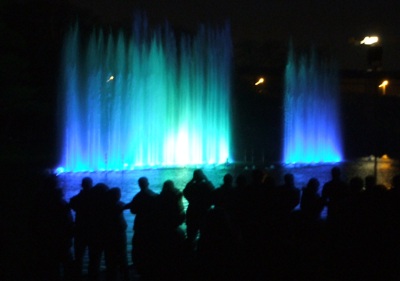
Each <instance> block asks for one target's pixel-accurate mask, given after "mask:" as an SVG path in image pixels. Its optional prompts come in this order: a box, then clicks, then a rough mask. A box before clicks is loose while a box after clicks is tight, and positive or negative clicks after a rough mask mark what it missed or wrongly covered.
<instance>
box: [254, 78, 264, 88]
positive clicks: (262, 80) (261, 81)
mask: <svg viewBox="0 0 400 281" xmlns="http://www.w3.org/2000/svg"><path fill="white" fill-rule="evenodd" d="M264 81H265V80H264V78H262V77H261V78H260V79H258V81H257V82H256V83H255V84H254V85H256V86H258V85H260V84H262V83H264Z"/></svg>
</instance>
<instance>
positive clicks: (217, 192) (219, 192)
mask: <svg viewBox="0 0 400 281" xmlns="http://www.w3.org/2000/svg"><path fill="white" fill-rule="evenodd" d="M223 181H224V183H223V184H222V185H221V186H220V187H218V188H216V189H214V191H213V193H212V201H213V202H212V203H213V205H214V206H215V207H216V208H222V209H224V210H225V211H226V212H227V214H228V215H229V216H232V213H233V208H234V207H235V200H234V199H235V188H234V186H233V176H232V175H231V174H226V175H225V176H224V179H223Z"/></svg>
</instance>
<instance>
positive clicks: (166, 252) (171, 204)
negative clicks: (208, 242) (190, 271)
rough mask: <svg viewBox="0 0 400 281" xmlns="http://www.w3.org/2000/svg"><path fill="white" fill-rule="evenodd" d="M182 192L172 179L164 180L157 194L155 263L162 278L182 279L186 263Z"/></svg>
mask: <svg viewBox="0 0 400 281" xmlns="http://www.w3.org/2000/svg"><path fill="white" fill-rule="evenodd" d="M182 199H183V194H182V192H181V191H180V190H179V189H177V188H176V187H175V185H174V182H173V181H172V180H167V181H165V182H164V184H163V187H162V190H161V192H160V196H158V203H157V205H158V210H159V220H158V227H157V228H158V232H159V235H158V247H159V248H158V250H157V259H158V262H157V263H156V264H155V267H156V269H157V270H158V272H157V274H158V276H160V277H161V278H159V279H162V280H183V279H184V276H185V275H184V272H183V270H184V269H185V265H186V259H185V247H184V246H185V233H184V231H183V229H182V228H181V227H180V226H181V225H182V224H183V222H184V221H185V210H184V207H183V201H182Z"/></svg>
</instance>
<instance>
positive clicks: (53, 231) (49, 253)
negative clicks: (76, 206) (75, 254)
mask: <svg viewBox="0 0 400 281" xmlns="http://www.w3.org/2000/svg"><path fill="white" fill-rule="evenodd" d="M57 185H58V183H57V177H56V176H55V175H51V176H49V177H48V178H46V179H45V182H44V185H43V190H42V191H41V192H40V194H39V198H38V201H37V209H36V214H35V215H36V220H35V223H34V225H33V227H34V230H35V231H34V234H35V235H36V236H35V237H36V239H37V245H38V247H39V248H38V250H39V251H38V253H37V256H36V258H37V259H38V261H39V264H38V266H39V279H38V280H44V281H53V280H61V279H66V280H71V278H72V261H73V258H72V253H71V248H72V239H73V218H72V213H71V209H70V208H69V206H68V203H67V202H66V201H65V200H64V198H63V191H62V189H60V188H58V186H57Z"/></svg>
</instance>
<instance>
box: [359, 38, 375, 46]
mask: <svg viewBox="0 0 400 281" xmlns="http://www.w3.org/2000/svg"><path fill="white" fill-rule="evenodd" d="M378 41H379V37H378V36H366V37H365V38H364V39H363V40H361V42H360V44H362V45H373V44H375V43H378Z"/></svg>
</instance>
